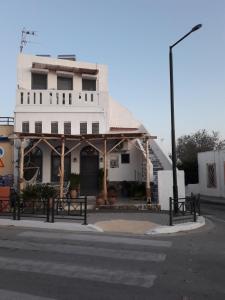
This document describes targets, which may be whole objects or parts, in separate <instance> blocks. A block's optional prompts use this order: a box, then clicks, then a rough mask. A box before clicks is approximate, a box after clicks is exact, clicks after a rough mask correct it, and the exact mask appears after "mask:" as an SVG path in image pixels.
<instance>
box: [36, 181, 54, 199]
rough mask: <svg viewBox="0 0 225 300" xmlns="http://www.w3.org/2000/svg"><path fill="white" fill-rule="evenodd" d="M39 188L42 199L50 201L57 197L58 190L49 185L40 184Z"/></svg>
mask: <svg viewBox="0 0 225 300" xmlns="http://www.w3.org/2000/svg"><path fill="white" fill-rule="evenodd" d="M39 186H40V187H39V189H40V196H41V198H42V199H50V198H54V197H56V196H57V190H56V189H55V188H54V187H53V186H51V185H49V184H48V183H46V184H40V185H39Z"/></svg>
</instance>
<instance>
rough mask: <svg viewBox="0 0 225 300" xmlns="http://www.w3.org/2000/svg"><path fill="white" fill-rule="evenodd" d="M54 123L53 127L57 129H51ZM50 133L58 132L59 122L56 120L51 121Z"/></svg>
mask: <svg viewBox="0 0 225 300" xmlns="http://www.w3.org/2000/svg"><path fill="white" fill-rule="evenodd" d="M54 125H56V127H55V128H57V130H55V131H54V130H53V128H54ZM51 133H52V134H58V133H59V122H58V121H52V122H51Z"/></svg>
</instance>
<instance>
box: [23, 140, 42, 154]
mask: <svg viewBox="0 0 225 300" xmlns="http://www.w3.org/2000/svg"><path fill="white" fill-rule="evenodd" d="M41 141H42V139H40V140H38V141H37V142H36V143H35V144H34V145H33V146H32V147H31V148H30V149H29V150H27V152H25V153H24V156H26V155H27V154H29V153H30V152H31V151H32V150H33V149H34V148H35V147H37V145H38V144H40V142H41Z"/></svg>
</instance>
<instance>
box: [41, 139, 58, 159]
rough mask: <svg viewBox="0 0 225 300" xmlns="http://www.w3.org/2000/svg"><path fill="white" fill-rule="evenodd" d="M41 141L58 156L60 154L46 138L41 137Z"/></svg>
mask: <svg viewBox="0 0 225 300" xmlns="http://www.w3.org/2000/svg"><path fill="white" fill-rule="evenodd" d="M43 142H45V143H46V144H47V145H48V146H49V147H50V148H51V149H52V150H53V151H55V153H56V154H58V155H59V156H60V155H61V154H60V153H59V152H58V151H57V150H56V149H55V147H54V146H52V145H51V144H50V143H49V142H48V141H47V140H46V139H43Z"/></svg>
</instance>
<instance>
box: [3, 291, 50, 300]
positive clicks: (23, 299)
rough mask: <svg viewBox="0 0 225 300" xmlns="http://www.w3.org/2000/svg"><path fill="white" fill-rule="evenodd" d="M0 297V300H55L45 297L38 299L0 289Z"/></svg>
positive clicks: (29, 295) (37, 297)
mask: <svg viewBox="0 0 225 300" xmlns="http://www.w3.org/2000/svg"><path fill="white" fill-rule="evenodd" d="M0 295H1V296H0V297H1V300H11V299H16V300H55V298H54V299H53V298H46V297H39V296H34V295H31V294H25V293H19V292H13V291H8V290H2V289H0Z"/></svg>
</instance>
